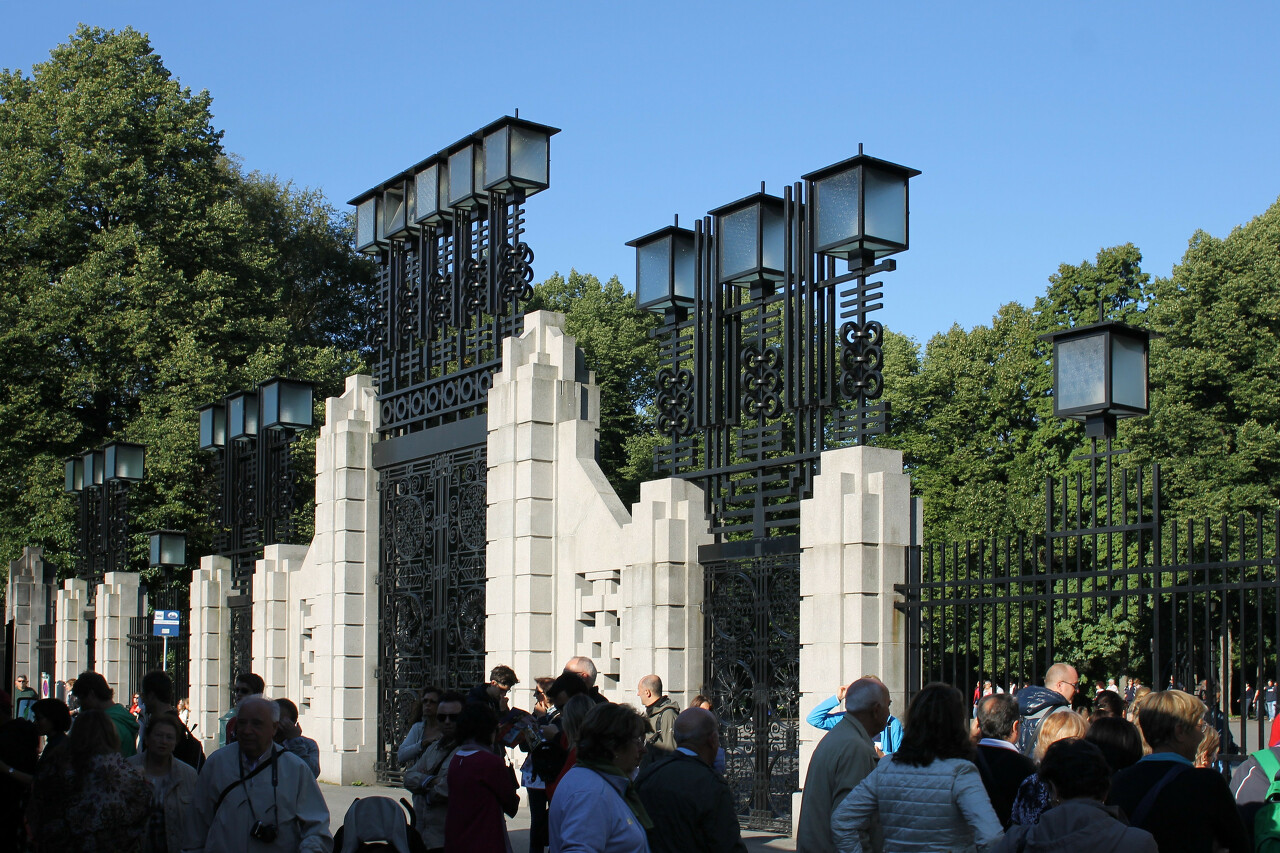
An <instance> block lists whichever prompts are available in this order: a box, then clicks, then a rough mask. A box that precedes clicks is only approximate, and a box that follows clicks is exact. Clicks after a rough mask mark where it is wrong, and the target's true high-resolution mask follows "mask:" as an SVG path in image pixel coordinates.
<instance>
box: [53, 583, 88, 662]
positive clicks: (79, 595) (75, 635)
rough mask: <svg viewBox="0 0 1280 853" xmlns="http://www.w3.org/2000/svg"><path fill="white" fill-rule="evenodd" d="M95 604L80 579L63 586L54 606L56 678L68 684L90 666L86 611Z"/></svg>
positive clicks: (86, 585)
mask: <svg viewBox="0 0 1280 853" xmlns="http://www.w3.org/2000/svg"><path fill="white" fill-rule="evenodd" d="M90 604H92V600H91V599H90V598H89V584H88V582H87V581H82V580H80V579H79V578H68V579H67V580H64V581H63V582H62V588H61V589H59V590H58V592H57V595H56V596H55V602H54V624H55V625H56V627H55V628H54V646H53V656H54V665H53V669H54V676H55V677H56V678H57V680H58V681H62V682H65V681H67V680H69V679H72V678H75V677H76V676H78V675H79V674H80V673H82V672H84V671H85V669H86V668H87V667H88V665H89V649H88V644H89V626H88V624H87V623H86V620H85V618H84V611H85V608H87V607H88V606H89V605H90Z"/></svg>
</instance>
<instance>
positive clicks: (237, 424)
mask: <svg viewBox="0 0 1280 853" xmlns="http://www.w3.org/2000/svg"><path fill="white" fill-rule="evenodd" d="M227 431H228V432H229V433H230V435H231V438H249V437H252V436H256V435H257V434H258V395H257V394H237V395H235V396H234V397H229V398H227Z"/></svg>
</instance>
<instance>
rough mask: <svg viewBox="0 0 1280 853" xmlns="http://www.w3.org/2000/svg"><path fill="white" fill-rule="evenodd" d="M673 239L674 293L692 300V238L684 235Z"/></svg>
mask: <svg viewBox="0 0 1280 853" xmlns="http://www.w3.org/2000/svg"><path fill="white" fill-rule="evenodd" d="M674 239H675V253H676V258H675V276H676V281H675V295H676V296H678V297H682V298H684V299H686V300H688V301H689V302H693V269H694V264H693V262H694V253H693V238H692V237H690V236H688V235H687V234H686V235H681V236H678V237H676V238H674Z"/></svg>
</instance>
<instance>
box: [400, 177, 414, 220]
mask: <svg viewBox="0 0 1280 853" xmlns="http://www.w3.org/2000/svg"><path fill="white" fill-rule="evenodd" d="M417 221H418V183H417V182H416V181H408V182H406V183H405V185H404V221H403V222H402V223H400V224H401V226H402V227H403V226H404V225H407V224H409V223H411V222H417Z"/></svg>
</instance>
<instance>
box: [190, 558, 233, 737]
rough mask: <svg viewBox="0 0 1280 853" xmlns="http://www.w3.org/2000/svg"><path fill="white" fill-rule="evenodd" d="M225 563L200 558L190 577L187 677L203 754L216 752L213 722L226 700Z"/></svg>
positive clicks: (227, 587) (227, 624) (228, 639)
mask: <svg viewBox="0 0 1280 853" xmlns="http://www.w3.org/2000/svg"><path fill="white" fill-rule="evenodd" d="M231 589H232V584H231V561H230V560H229V559H227V558H226V557H218V556H212V555H211V556H206V557H201V558H200V568H198V569H196V570H195V571H194V572H192V574H191V623H190V624H191V637H190V642H189V644H188V646H187V648H188V649H189V650H190V664H189V667H188V670H187V672H188V674H189V677H190V679H191V691H190V695H189V698H188V700H187V701H188V702H189V703H190V705H191V720H192V726H191V727H192V729H193V730H194V734H195V736H196V737H198V738H200V739H201V740H202V741H203V742H204V751H205V753H206V754H207V753H210V752H212V751H213V750H215V749H217V748H218V735H219V731H218V717H219V715H221V714H223V713H225V712H226V711H227V709H228V707H229V705H230V698H231V646H230V643H231V608H230V607H228V606H227V596H228V595H230V594H231Z"/></svg>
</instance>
